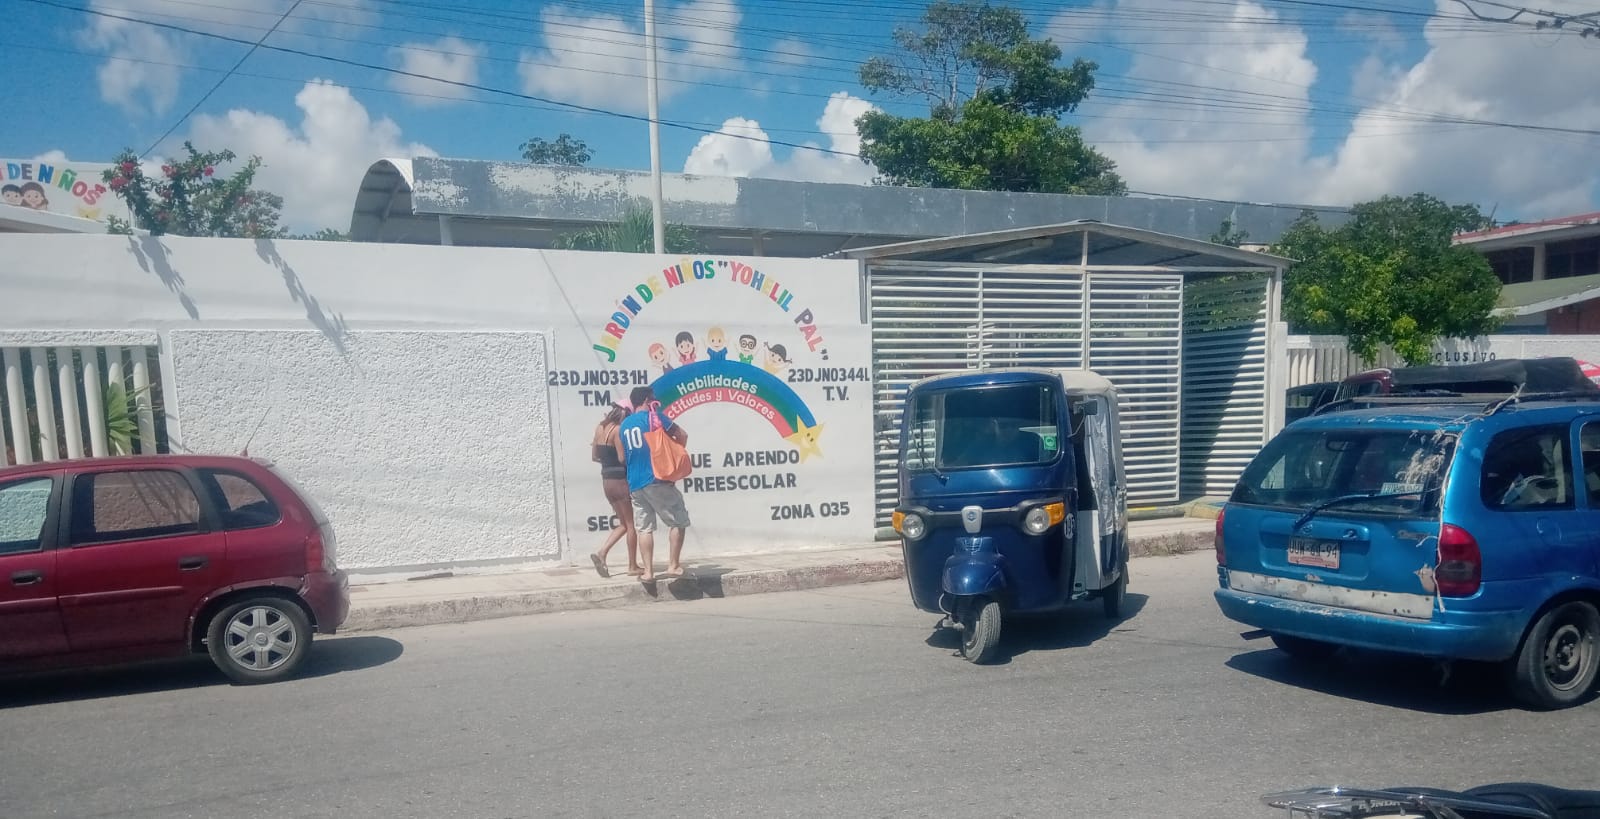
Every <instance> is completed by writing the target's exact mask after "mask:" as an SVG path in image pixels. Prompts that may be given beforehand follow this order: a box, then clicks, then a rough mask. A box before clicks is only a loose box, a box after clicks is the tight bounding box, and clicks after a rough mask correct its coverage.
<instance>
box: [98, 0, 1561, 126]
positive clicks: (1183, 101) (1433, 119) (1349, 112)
mask: <svg viewBox="0 0 1600 819" xmlns="http://www.w3.org/2000/svg"><path fill="white" fill-rule="evenodd" d="M382 1H383V2H389V3H393V4H395V5H407V6H417V7H426V8H435V7H433V6H427V5H426V4H423V3H417V2H406V0H382ZM1197 1H1198V2H1203V1H1204V0H1197ZM167 2H170V3H177V4H182V5H190V6H200V7H208V8H223V7H221V6H217V5H215V4H211V3H205V2H201V1H200V0H167ZM310 2H311V3H312V4H313V5H324V6H327V5H331V4H329V3H326V2H318V0H310ZM112 10H114V11H127V10H126V9H112ZM254 13H258V14H264V13H265V12H254ZM474 13H479V12H474ZM481 13H483V14H489V12H481ZM151 16H164V17H172V16H174V15H165V14H160V13H154V14H152V15H151ZM399 16H402V17H404V16H407V15H399ZM495 16H497V17H508V15H495ZM420 19H428V20H440V18H420ZM445 21H446V22H447V20H445ZM337 24H338V25H352V26H359V27H363V28H373V29H383V30H393V31H401V32H407V33H417V34H431V32H418V31H415V30H413V29H402V28H395V27H392V26H378V25H370V24H363V23H349V22H340V23H337ZM238 27H244V28H255V27H254V26H248V25H239V26H238ZM180 28H181V27H180ZM495 28H497V30H498V27H495ZM581 28H591V29H594V28H598V27H593V26H583V27H581ZM598 30H603V31H606V32H609V33H615V32H614V30H613V29H609V28H598ZM285 33H286V34H294V35H296V36H306V37H313V38H317V39H330V40H336V41H343V42H353V43H361V44H367V45H384V46H390V47H401V48H407V49H410V50H416V51H422V52H427V53H437V54H444V55H453V56H462V57H468V56H470V57H482V58H484V59H489V60H495V61H502V62H517V63H519V64H521V63H531V64H535V65H541V66H545V67H548V68H551V69H554V70H558V71H573V72H580V73H587V74H600V75H609V76H619V77H627V78H635V79H636V78H638V77H639V76H640V75H638V74H634V73H631V72H625V71H608V70H605V69H598V68H584V67H579V66H569V65H564V64H560V63H546V62H541V61H529V60H511V59H509V58H500V57H489V56H484V55H478V54H475V53H468V52H457V51H449V50H444V49H431V48H427V47H424V46H418V45H409V44H408V45H403V46H402V45H399V44H395V43H388V42H377V43H375V42H373V41H370V40H361V39H356V38H344V37H338V36H335V35H326V34H323V35H315V34H302V33H299V32H285ZM458 39H463V40H465V39H467V38H458ZM577 39H581V40H585V41H593V42H603V43H612V44H618V45H636V44H635V43H633V42H632V41H623V40H608V39H603V38H587V37H580V38H577ZM475 41H476V42H485V43H502V44H508V45H520V44H519V43H514V42H510V41H504V40H489V39H477V40H475ZM1080 42H1082V41H1080ZM1087 44H1089V45H1094V44H1092V43H1087ZM1108 47H1111V48H1116V49H1119V50H1123V51H1127V52H1129V53H1133V54H1140V55H1145V56H1150V57H1154V58H1157V59H1162V60H1167V61H1171V62H1176V63H1181V64H1187V65H1194V66H1198V67H1202V68H1206V69H1209V70H1215V71H1219V72H1224V73H1229V74H1236V75H1239V76H1242V77H1247V78H1251V79H1257V80H1262V81H1271V82H1281V83H1283V84H1285V85H1289V86H1291V87H1295V88H1307V86H1304V85H1301V84H1299V83H1292V82H1288V81H1281V80H1276V79H1275V78H1267V77H1259V76H1257V75H1252V74H1247V73H1245V72H1238V71H1232V70H1230V69H1224V68H1220V67H1216V66H1211V65H1208V64H1204V63H1198V62H1193V61H1189V60H1183V59H1180V58H1174V57H1168V56H1166V55H1161V54H1155V53H1151V52H1144V51H1139V50H1136V49H1129V48H1123V47H1121V46H1116V45H1108ZM549 50H552V51H574V50H572V49H561V48H554V47H551V48H550V49H549ZM576 53H588V52H576ZM666 62H669V63H671V64H679V65H685V66H689V67H696V68H705V69H710V70H716V68H715V67H712V66H706V65H703V64H697V63H680V62H675V61H666ZM746 73H750V74H757V75H764V76H777V77H782V78H786V79H788V78H794V77H795V76H806V75H797V74H796V73H795V72H789V73H787V74H777V73H774V72H760V71H749V72H746ZM849 73H850V74H851V75H853V74H854V72H853V71H852V72H849ZM807 78H810V79H817V80H819V81H831V79H824V78H819V77H807ZM852 78H853V76H852ZM664 79H665V80H666V81H667V82H672V83H677V84H683V85H701V86H707V87H717V88H729V89H732V90H745V86H743V85H733V84H728V83H718V82H710V81H704V80H698V81H697V80H692V79H683V78H670V77H669V78H664ZM1144 82H1148V83H1152V84H1176V85H1184V86H1187V87H1190V88H1195V89H1198V90H1202V91H1206V92H1209V93H1212V94H1216V95H1221V96H1224V97H1239V96H1252V97H1254V96H1259V97H1264V98H1272V99H1277V100H1284V101H1288V102H1291V103H1294V104H1292V105H1284V104H1281V103H1267V104H1256V103H1249V104H1244V103H1238V102H1234V103H1229V102H1227V101H1226V100H1224V101H1220V102H1219V101H1218V100H1217V99H1215V98H1214V97H1207V98H1203V99H1202V98H1196V97H1193V96H1185V95H1173V94H1168V93H1161V92H1152V91H1149V90H1146V89H1139V88H1133V89H1116V88H1114V87H1112V86H1108V85H1105V84H1103V83H1102V84H1101V85H1100V88H1101V89H1103V90H1102V91H1100V92H1099V93H1097V95H1096V97H1098V98H1099V99H1109V100H1121V101H1129V102H1136V101H1148V102H1151V103H1154V104H1161V105H1173V106H1178V107H1184V106H1188V107H1197V106H1198V105H1202V104H1203V105H1204V106H1205V107H1206V108H1211V109H1215V108H1224V109H1229V110H1238V111H1253V112H1268V111H1273V110H1281V111H1283V112H1285V113H1309V114H1311V115H1313V116H1316V115H1317V114H1319V113H1322V111H1321V110H1319V109H1318V108H1315V107H1311V106H1308V105H1306V104H1304V103H1301V102H1300V100H1298V99H1295V98H1291V97H1285V96H1282V95H1273V94H1266V93H1264V92H1259V91H1250V90H1246V89H1232V88H1224V87H1218V86H1207V85H1194V84H1186V83H1178V82H1176V81H1167V80H1158V79H1149V80H1144ZM770 92H771V93H776V94H781V95H787V96H801V97H810V98H816V99H827V98H830V97H831V96H832V95H830V94H818V93H814V92H804V91H793V90H788V89H781V88H778V89H770ZM1351 99H1355V100H1359V99H1360V98H1358V97H1351ZM1094 102H1096V98H1095V97H1091V98H1090V99H1089V100H1088V101H1087V102H1086V104H1094ZM1368 102H1370V103H1371V104H1372V106H1374V108H1376V109H1392V110H1393V111H1395V112H1398V113H1396V114H1390V113H1386V112H1384V111H1382V110H1373V109H1358V108H1353V107H1349V106H1336V107H1333V110H1332V113H1334V114H1337V115H1343V116H1354V115H1358V114H1364V115H1365V116H1367V117H1369V118H1374V119H1380V120H1392V121H1409V122H1419V123H1441V122H1444V123H1457V124H1482V125H1486V126H1496V127H1511V128H1519V129H1524V130H1539V126H1526V125H1523V124H1520V123H1498V122H1492V121H1476V120H1468V119H1463V118H1459V117H1452V116H1449V115H1443V114H1437V113H1434V112H1429V111H1423V110H1420V109H1408V108H1407V107H1404V106H1399V105H1395V104H1394V103H1390V102H1386V101H1377V100H1368ZM885 105H886V104H885ZM1326 108H1328V106H1326V105H1325V106H1324V109H1326ZM1152 121H1155V120H1154V119H1153V118H1152ZM1582 135H1587V134H1582Z"/></svg>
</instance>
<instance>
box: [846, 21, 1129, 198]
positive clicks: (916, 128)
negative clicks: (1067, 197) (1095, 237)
mask: <svg viewBox="0 0 1600 819" xmlns="http://www.w3.org/2000/svg"><path fill="white" fill-rule="evenodd" d="M922 23H923V30H921V31H916V30H912V29H909V28H904V27H901V28H898V29H896V30H895V32H894V40H895V44H896V45H897V46H898V47H899V52H898V53H896V54H895V55H894V56H892V57H873V58H871V59H869V60H868V61H867V62H866V63H864V64H863V65H862V66H861V71H860V76H861V84H862V85H864V86H866V88H867V89H868V90H871V91H876V92H881V93H885V94H889V95H892V96H895V97H900V98H913V99H914V98H921V99H924V100H926V101H927V103H928V105H929V113H928V116H926V117H901V116H895V115H893V114H888V113H885V112H883V111H877V110H873V111H869V112H867V113H866V114H864V115H862V116H861V118H860V119H858V120H857V121H856V130H857V132H858V133H859V134H860V136H861V157H862V158H863V159H865V160H867V161H869V162H871V163H872V164H873V165H874V166H876V167H877V169H878V171H879V172H880V173H881V174H882V176H881V177H880V179H879V181H880V182H885V183H888V184H892V185H910V186H919V187H947V188H967V189H976V190H1006V191H1035V192H1052V193H1087V194H1110V195H1120V194H1123V193H1125V192H1126V191H1127V187H1126V185H1124V184H1123V181H1122V178H1121V177H1119V176H1118V175H1117V173H1116V163H1115V162H1112V161H1111V160H1110V159H1109V158H1107V157H1106V156H1105V155H1103V154H1101V153H1100V152H1098V151H1096V150H1095V149H1094V148H1093V147H1092V146H1090V145H1088V144H1086V143H1084V141H1083V135H1082V134H1081V133H1080V132H1079V130H1078V129H1077V128H1076V127H1073V126H1070V125H1063V124H1062V123H1061V121H1060V119H1061V117H1062V116H1064V115H1066V114H1069V113H1071V112H1072V111H1073V110H1075V109H1076V108H1077V107H1078V103H1080V102H1082V101H1083V99H1084V97H1086V96H1087V95H1088V94H1089V91H1090V90H1091V89H1093V88H1094V72H1095V70H1096V69H1097V68H1098V66H1097V65H1096V64H1095V63H1093V62H1090V61H1087V60H1083V59H1077V60H1074V61H1073V62H1072V64H1071V65H1070V66H1065V67H1063V66H1060V65H1057V61H1058V60H1059V59H1060V58H1061V49H1060V48H1058V47H1057V46H1056V45H1055V43H1053V42H1051V41H1050V40H1048V39H1034V38H1033V37H1031V36H1029V34H1028V24H1027V20H1026V19H1025V18H1024V17H1023V15H1022V13H1021V12H1019V11H1017V10H1016V9H1014V8H1011V7H1008V6H992V5H989V4H987V3H982V2H970V1H965V0H964V1H963V2H949V1H948V0H939V2H935V3H934V4H932V5H930V6H929V7H928V8H927V11H926V12H924V14H923V18H922Z"/></svg>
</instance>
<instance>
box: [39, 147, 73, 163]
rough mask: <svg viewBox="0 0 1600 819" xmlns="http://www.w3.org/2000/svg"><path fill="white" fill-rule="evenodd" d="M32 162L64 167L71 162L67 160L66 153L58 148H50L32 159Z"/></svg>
mask: <svg viewBox="0 0 1600 819" xmlns="http://www.w3.org/2000/svg"><path fill="white" fill-rule="evenodd" d="M33 161H34V162H47V163H49V164H51V165H65V164H67V163H68V162H70V161H71V160H69V159H67V152H66V151H63V150H61V149H60V148H52V149H51V150H48V151H45V152H44V153H42V154H39V155H38V156H36V157H34V158H33Z"/></svg>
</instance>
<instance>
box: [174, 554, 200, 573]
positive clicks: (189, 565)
mask: <svg viewBox="0 0 1600 819" xmlns="http://www.w3.org/2000/svg"><path fill="white" fill-rule="evenodd" d="M205 567H206V559H205V558H204V557H198V556H196V557H185V558H180V559H179V560H178V568H179V569H181V570H183V571H186V572H192V571H194V570H195V569H204V568H205Z"/></svg>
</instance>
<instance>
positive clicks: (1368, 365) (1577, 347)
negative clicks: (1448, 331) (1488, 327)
mask: <svg viewBox="0 0 1600 819" xmlns="http://www.w3.org/2000/svg"><path fill="white" fill-rule="evenodd" d="M1285 352H1286V353H1287V359H1284V358H1280V359H1279V361H1280V362H1282V363H1283V366H1284V367H1285V368H1286V370H1287V375H1288V381H1287V384H1286V386H1288V387H1298V386H1301V385H1303V384H1315V383H1317V382H1320V381H1339V380H1341V379H1343V378H1345V377H1346V376H1349V375H1354V374H1355V373H1358V372H1361V371H1363V370H1370V369H1373V368H1375V367H1396V366H1400V365H1401V363H1402V362H1401V361H1400V358H1399V357H1398V356H1396V355H1395V354H1394V353H1393V351H1391V350H1389V349H1388V348H1382V350H1381V352H1380V353H1379V354H1378V358H1377V360H1376V361H1371V362H1364V361H1362V360H1361V357H1360V356H1358V355H1355V354H1354V353H1351V352H1350V350H1349V347H1348V346H1347V345H1346V342H1345V338H1344V336H1289V343H1288V345H1287V349H1286V351H1285ZM1544 356H1571V357H1573V358H1576V359H1579V360H1581V361H1588V362H1592V363H1597V364H1600V336H1595V335H1554V336H1553V335H1512V334H1506V335H1490V336H1480V337H1478V338H1473V339H1441V340H1440V341H1437V342H1435V343H1434V345H1433V363H1435V364H1468V363H1472V362H1476V361H1494V360H1496V359H1500V358H1540V357H1544Z"/></svg>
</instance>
